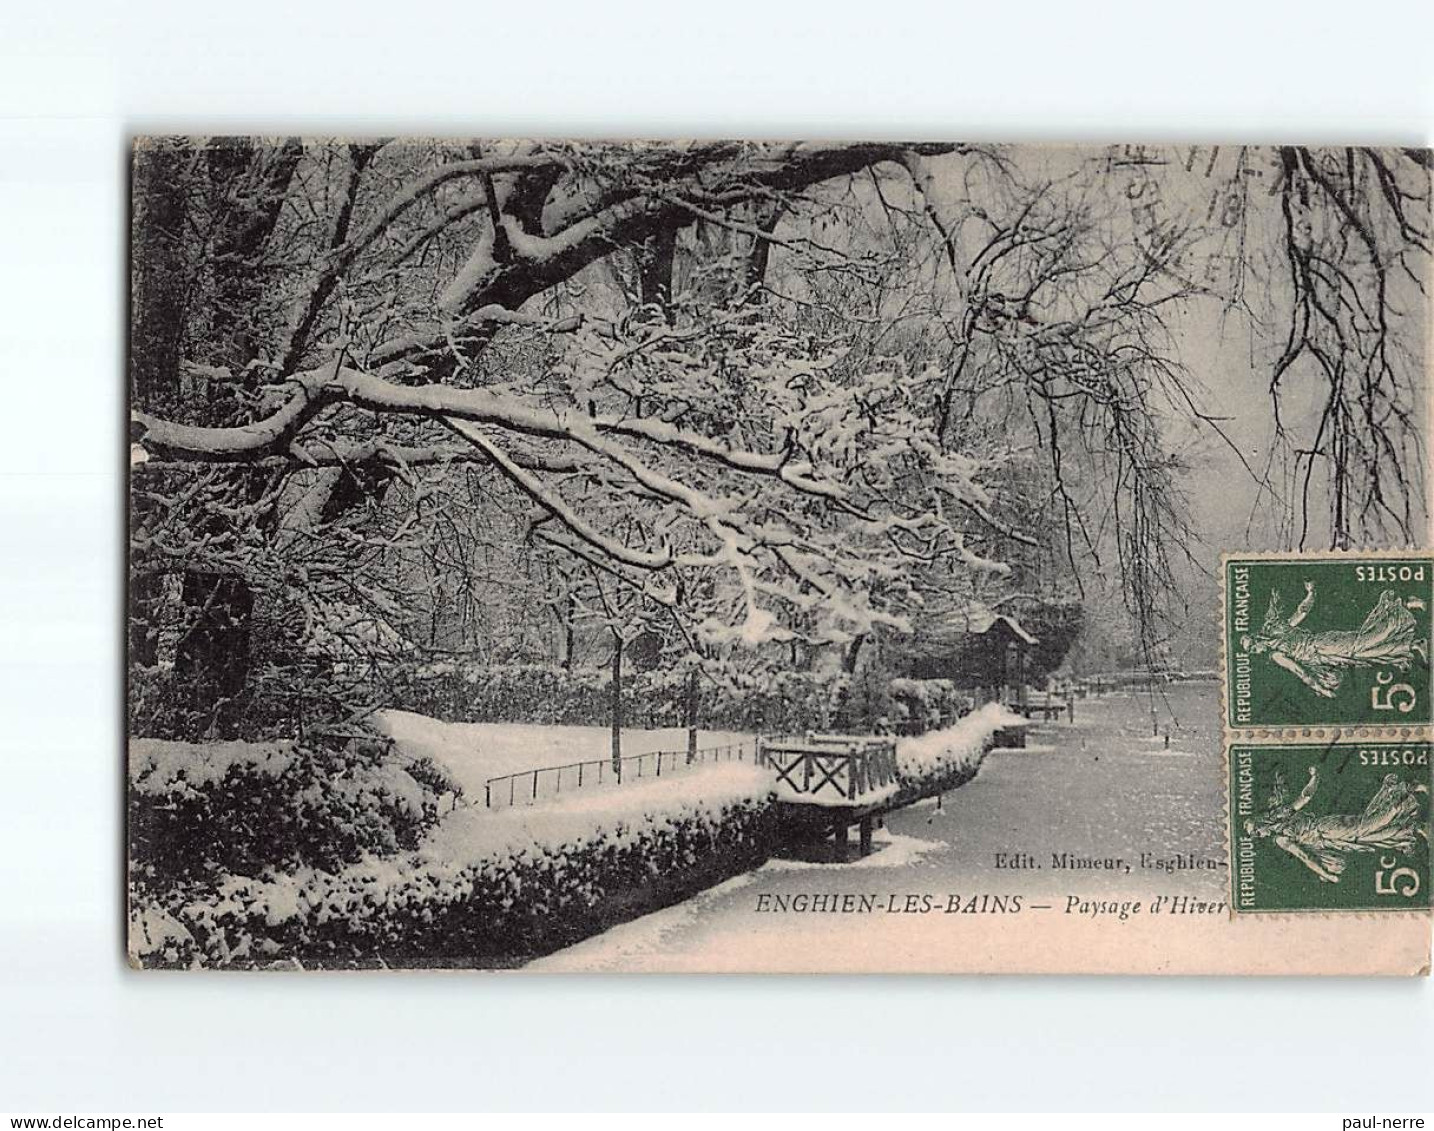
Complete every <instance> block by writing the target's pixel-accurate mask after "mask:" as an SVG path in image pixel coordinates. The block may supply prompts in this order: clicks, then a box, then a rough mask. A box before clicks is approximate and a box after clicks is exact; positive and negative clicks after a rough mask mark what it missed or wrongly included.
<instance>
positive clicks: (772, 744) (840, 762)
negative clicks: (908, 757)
mask: <svg viewBox="0 0 1434 1131" xmlns="http://www.w3.org/2000/svg"><path fill="white" fill-rule="evenodd" d="M758 750H759V752H758V755H757V757H758V761H759V762H760V763H761V764H762V765H765V766H768V767H770V768H771V769H772V770H773V772H775V773H776V775H777V788H778V792H779V794H780V792H781V791H782V790H783V789H785V790H788V791H790V792H791V793H796V794H800V795H801V796H803V797H810V798H812V799H813V800H817V799H823V800H831V801H836V800H838V799H840V800H841V801H846V802H849V803H851V804H858V803H859V802H860V801H861V800H862V798H863V797H866V796H869V795H870V794H872V793H874V792H875V791H876V790H879V789H882V788H883V787H885V786H887V785H890V784H891V783H892V782H894V781H895V780H896V743H895V741H893V740H892V739H890V738H874V737H871V736H869V735H850V734H809V735H807V736H806V739H805V740H804V741H794V740H790V739H772V740H764V741H763V742H762V743H761V744H760V746H759V748H758Z"/></svg>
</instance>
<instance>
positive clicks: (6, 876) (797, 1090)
mask: <svg viewBox="0 0 1434 1131" xmlns="http://www.w3.org/2000/svg"><path fill="white" fill-rule="evenodd" d="M1431 44H1434V6H1431V5H1429V4H1427V3H1412V2H1411V3H1388V4H1382V5H1377V6H1376V5H1359V4H1353V3H1349V2H1347V0H1346V2H1344V3H1340V4H1335V3H1325V2H1322V3H1301V4H1273V3H1271V4H1260V3H1256V2H1253V0H1243V2H1238V3H1202V4H1197V5H1189V6H1188V11H1181V9H1180V6H1178V5H1172V4H1164V5H1162V4H1158V3H1153V2H1151V0H1145V2H1142V3H1137V4H1117V5H1106V6H1100V5H1092V4H1076V3H1072V2H1070V0H1066V2H1064V3H1052V4H1036V3H1029V2H1021V0H1004V2H1001V0H984V2H983V3H981V4H979V5H964V6H963V5H959V4H956V3H942V4H929V5H928V4H922V3H912V2H910V0H908V2H906V3H874V2H872V3H866V4H853V3H842V2H838V0H823V2H821V3H816V2H813V3H809V4H785V5H784V4H779V3H776V2H775V0H761V2H747V0H741V2H734V0H726V2H723V3H708V4H704V5H700V6H699V5H683V4H680V3H678V2H676V0H667V2H658V3H651V4H640V3H631V2H627V3H618V2H613V0H590V2H588V3H568V2H566V0H564V2H561V3H560V2H554V0H530V2H528V3H515V4H508V5H503V6H501V7H498V6H493V7H489V6H486V5H483V4H481V3H472V2H469V3H464V4H457V3H453V4H433V5H424V4H419V3H415V2H408V3H396V4H386V5H383V6H379V5H375V4H370V3H363V2H360V0H346V2H344V3H328V2H325V3H299V2H294V3H267V2H254V0H239V2H236V0H230V2H229V3H226V4H224V5H223V6H222V7H220V6H215V7H213V8H212V9H211V8H210V7H209V6H207V5H202V4H199V3H191V4H187V5H183V6H180V5H176V6H174V7H173V8H172V9H170V10H166V8H165V6H163V5H159V4H153V3H141V2H135V0H131V2H129V3H127V4H125V5H124V6H123V7H122V8H121V7H120V6H118V5H116V6H114V7H113V8H111V6H109V5H105V4H101V3H73V4H61V3H54V2H51V3H39V2H35V0H28V2H25V0H11V2H10V3H9V4H8V5H6V7H5V9H4V12H3V14H0V382H3V384H0V805H3V809H0V841H3V851H0V1110H9V1111H18V1110H28V1111H40V1112H56V1111H85V1110H89V1111H96V1110H101V1109H111V1110H124V1109H128V1110H150V1111H165V1110H169V1111H175V1110H179V1111H184V1110H190V1111H203V1110H219V1111H224V1110H263V1109H267V1108H277V1109H280V1110H284V1109H287V1110H291V1111H292V1110H306V1109H315V1110H326V1109H327V1110H344V1109H353V1110H385V1109H386V1110H403V1109H409V1110H421V1109H426V1108H432V1109H435V1110H443V1109H447V1110H481V1109H488V1108H492V1109H499V1108H525V1107H533V1106H541V1107H549V1108H569V1107H597V1108H604V1107H615V1108H651V1107H663V1106H674V1105H675V1106H682V1107H698V1108H733V1107H738V1108H748V1107H758V1106H761V1107H769V1108H786V1107H835V1108H847V1109H862V1108H871V1107H877V1108H880V1107H897V1108H900V1107H915V1108H926V1109H933V1108H936V1109H941V1108H950V1109H958V1110H959V1109H966V1110H983V1109H997V1110H999V1109H1010V1108H1015V1109H1024V1110H1036V1109H1042V1108H1052V1109H1057V1110H1061V1109H1082V1108H1089V1107H1104V1108H1137V1109H1139V1108H1144V1109H1147V1110H1150V1109H1153V1110H1182V1109H1197V1110H1198V1109H1209V1108H1222V1107H1223V1108H1240V1109H1262V1108H1273V1109H1279V1110H1291V1109H1294V1110H1301V1109H1324V1110H1331V1111H1333V1110H1343V1111H1348V1112H1353V1111H1362V1110H1363V1111H1367V1110H1383V1111H1391V1110H1397V1109H1399V1108H1404V1109H1414V1108H1420V1107H1422V1108H1424V1109H1426V1110H1427V1109H1428V1108H1429V1107H1430V1106H1431V1103H1430V1101H1431V1098H1434V1096H1431V1084H1430V1077H1431V1064H1434V991H1431V986H1430V984H1429V982H1428V980H1427V979H1426V980H1422V981H1419V982H1409V981H1399V982H1396V981H1386V982H1378V983H1376V982H1355V981H1326V982H1318V983H1317V982H1312V981H1293V982H1273V981H1262V982H1253V981H1215V980H1193V979H1191V980H1173V981H1167V982H1157V981H1153V980H1133V979H1105V980H1084V981H1082V980H1072V979H1053V978H1046V979H1004V980H991V979H986V980H982V979H975V978H943V979H933V978H868V979H857V978H825V979H806V980H803V979H791V978H765V979H756V978H748V979H742V978H735V979H734V978H728V979H715V978H712V979H698V978H641V977H615V976H608V977H603V978H575V977H565V978H560V977H533V978H514V977H506V978H505V977H495V976H478V975H438V974H434V975H406V976H377V975H373V976H371V975H356V974H355V975H330V976H319V975H310V976H297V975H271V976H238V975H232V974H231V975H223V974H212V975H198V976H163V975H153V974H151V975H145V976H141V975H137V974H133V973H130V972H129V971H127V970H126V969H125V968H124V966H123V964H122V961H121V924H120V902H119V900H120V863H119V860H120V838H119V821H120V800H119V798H120V792H119V790H120V783H121V775H120V735H121V717H122V712H121V707H120V703H119V694H118V689H119V683H120V675H121V658H120V647H121V637H120V595H121V588H122V583H123V578H122V566H121V545H120V516H121V502H122V489H121V482H122V480H121V469H122V467H123V452H122V445H121V440H122V439H123V434H124V432H123V423H122V419H121V417H122V412H121V393H122V382H123V363H122V334H123V326H124V321H125V314H124V309H123V298H122V281H123V260H122V252H123V237H124V232H125V213H124V200H123V183H122V175H123V169H124V159H125V148H126V138H127V137H128V135H130V134H133V133H138V132H146V131H156V130H170V129H172V130H188V131H193V132H221V131H222V132H240V131H245V132H247V131H266V132H267V131H274V132H279V131H280V130H282V131H284V132H290V131H293V130H297V129H304V130H308V131H311V132H340V131H350V132H353V131H362V132H366V133H375V132H385V133H387V132H405V131H406V132H419V131H421V132H428V133H434V132H443V133H450V134H452V133H467V134H473V135H480V136H482V135H487V136H493V135H519V134H527V135H533V134H540V135H574V134H577V135H589V136H591V135H607V136H620V135H628V136H631V135H648V136H651V135H668V136H670V135H694V134H695V135H707V136H710V135H748V136H752V135H757V136H775V137H789V136H818V135H820V136H840V137H866V136H871V137H877V136H879V137H931V138H957V139H987V140H1043V139H1080V140H1092V141H1113V140H1121V141H1155V140H1191V141H1196V140H1198V141H1210V142H1228V141H1235V140H1241V141H1246V140H1263V141H1285V140H1298V141H1314V140H1325V141H1331V142H1346V141H1351V140H1358V141H1379V142H1390V143H1400V144H1425V145H1427V144H1429V141H1430V130H1431V123H1434V65H1431V64H1434V59H1431V54H1430V47H1431Z"/></svg>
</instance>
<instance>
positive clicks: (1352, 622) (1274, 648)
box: [1223, 551, 1434, 730]
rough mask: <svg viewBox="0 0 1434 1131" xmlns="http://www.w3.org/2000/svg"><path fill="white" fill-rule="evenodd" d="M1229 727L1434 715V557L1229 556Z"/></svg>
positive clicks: (1400, 721)
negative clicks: (1433, 625)
mask: <svg viewBox="0 0 1434 1131" xmlns="http://www.w3.org/2000/svg"><path fill="white" fill-rule="evenodd" d="M1223 592H1224V606H1225V619H1224V626H1223V630H1224V635H1225V681H1224V684H1225V725H1226V726H1227V727H1229V728H1233V729H1237V730H1244V729H1247V728H1248V729H1259V728H1310V727H1327V726H1335V727H1388V726H1397V727H1425V726H1428V725H1430V722H1431V715H1430V696H1429V691H1430V687H1429V625H1430V619H1429V617H1430V606H1431V603H1434V559H1431V555H1430V553H1429V552H1428V551H1419V552H1414V553H1408V554H1401V553H1393V552H1391V553H1389V554H1380V555H1358V554H1349V555H1339V554H1331V555H1327V556H1325V555H1300V556H1289V557H1273V556H1261V555H1247V556H1240V555H1227V556H1226V558H1225V561H1224V576H1223Z"/></svg>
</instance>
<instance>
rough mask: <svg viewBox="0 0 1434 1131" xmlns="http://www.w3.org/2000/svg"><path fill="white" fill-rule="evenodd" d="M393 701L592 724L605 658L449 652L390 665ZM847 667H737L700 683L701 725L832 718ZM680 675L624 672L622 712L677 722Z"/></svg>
mask: <svg viewBox="0 0 1434 1131" xmlns="http://www.w3.org/2000/svg"><path fill="white" fill-rule="evenodd" d="M390 679H391V682H390V685H389V687H388V693H389V694H388V699H389V706H391V707H395V708H399V709H402V710H406V711H412V712H415V713H417V714H420V715H428V716H430V717H432V718H437V719H445V720H447V721H449V722H464V723H495V722H505V723H538V724H543V725H548V726H554V725H559V726H590V725H594V724H602V723H606V722H607V721H608V720H609V718H610V717H611V712H612V703H611V700H610V696H611V687H612V683H611V674H610V672H609V671H608V670H607V669H606V668H574V669H573V670H572V671H567V670H565V669H563V668H562V667H559V666H557V665H547V664H513V665H491V666H490V665H481V664H470V663H464V662H459V661H445V662H441V663H430V664H423V665H411V666H408V667H404V668H401V669H399V670H397V671H395V672H394V673H393V674H392V676H391V677H390ZM848 682H849V681H848V677H847V676H845V675H824V676H818V675H814V674H812V673H809V672H777V673H774V674H770V675H764V676H763V677H762V678H761V679H751V680H743V679H741V678H740V677H734V683H733V684H732V685H730V686H714V685H712V684H711V683H709V682H706V681H704V683H703V685H702V706H701V720H702V726H703V727H704V729H710V730H733V731H744V732H748V733H761V734H799V733H801V732H803V731H807V730H824V729H828V728H830V727H831V726H832V725H833V723H834V721H835V720H836V719H837V717H838V714H839V712H840V709H841V704H842V703H843V701H844V699H845V697H846V693H847V685H848ZM685 697H686V678H685V676H684V675H683V674H682V673H681V672H675V671H670V670H667V669H655V670H652V671H645V672H632V673H630V674H628V675H627V676H625V677H624V679H623V714H624V717H625V718H626V719H627V721H628V723H629V725H632V726H681V725H682V722H683V718H684V710H685V705H686V704H685Z"/></svg>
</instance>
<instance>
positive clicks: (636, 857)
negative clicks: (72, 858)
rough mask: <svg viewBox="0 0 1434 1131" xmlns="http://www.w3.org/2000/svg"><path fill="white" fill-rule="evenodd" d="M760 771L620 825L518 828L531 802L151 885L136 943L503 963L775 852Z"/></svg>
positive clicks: (138, 955) (183, 958)
mask: <svg viewBox="0 0 1434 1131" xmlns="http://www.w3.org/2000/svg"><path fill="white" fill-rule="evenodd" d="M740 771H741V772H742V773H748V772H751V773H752V774H753V775H755V771H752V768H751V767H741V768H740ZM739 776H740V774H739ZM758 777H760V788H759V789H758V791H757V795H755V796H752V795H751V794H752V793H753V790H752V789H751V788H742V789H738V790H735V791H734V790H728V791H726V792H725V793H724V792H723V791H722V790H720V789H719V790H716V791H715V793H714V799H713V800H698V799H689V800H687V801H683V802H680V803H677V804H674V805H670V806H668V807H664V806H660V805H659V806H656V807H655V808H654V811H651V812H638V813H637V815H631V814H628V815H624V816H622V817H619V818H617V819H613V820H610V821H608V822H607V823H605V824H594V823H593V822H592V821H591V819H590V817H589V816H588V815H587V814H585V813H583V812H582V811H581V810H578V811H576V812H574V813H568V814H565V815H564V814H560V815H559V816H558V818H557V821H556V825H555V827H556V828H557V829H558V830H559V831H558V832H557V833H556V834H554V835H550V836H547V837H544V838H534V837H533V836H532V835H531V834H529V835H526V836H524V835H515V836H513V837H512V838H511V839H504V837H503V835H501V834H502V830H504V829H507V830H509V831H516V830H524V831H526V830H527V829H528V827H529V826H528V824H527V822H526V821H525V820H524V821H520V820H517V819H516V818H520V817H521V816H522V815H519V814H514V815H513V816H514V818H515V820H514V821H509V822H504V821H503V820H502V818H500V817H495V816H494V815H492V814H486V813H482V812H478V811H459V812H458V813H456V814H454V818H461V819H460V820H455V819H454V818H450V820H453V823H454V827H453V828H450V827H449V826H447V825H445V830H444V836H443V837H442V838H441V841H442V842H441V843H440V844H437V845H433V846H430V847H429V848H427V849H425V850H424V851H421V852H415V853H406V854H402V855H400V856H398V857H395V858H392V859H388V860H382V859H376V858H367V859H364V860H362V861H360V862H358V863H356V864H353V865H350V866H348V867H345V868H343V869H341V870H339V871H337V872H327V871H323V870H320V869H317V868H313V867H305V868H300V869H298V870H296V871H294V872H292V873H290V874H287V875H282V876H274V877H269V878H258V877H250V876H242V875H234V876H227V877H224V878H222V879H221V880H219V882H217V883H216V884H215V885H214V886H213V887H212V889H209V890H207V891H204V892H203V893H202V894H191V895H190V896H189V897H188V898H171V899H170V900H169V901H168V902H164V901H162V900H161V899H159V898H157V897H156V896H155V895H154V894H153V893H150V894H149V895H147V896H146V897H142V898H140V899H138V900H137V901H136V902H135V904H134V905H133V906H132V908H131V947H132V950H133V951H134V956H135V959H136V960H137V961H139V962H141V963H142V964H144V965H146V966H173V965H188V964H193V963H197V964H202V965H213V966H224V965H254V964H261V965H262V964H270V963H273V962H276V961H281V960H292V959H298V960H299V961H301V962H304V963H306V964H317V965H342V964H352V963H355V962H359V963H364V962H376V961H380V960H385V959H386V960H388V961H389V962H396V963H399V964H405V965H422V964H425V963H426V962H431V961H442V962H443V963H445V964H449V965H453V964H459V963H462V962H463V961H464V960H468V961H477V962H482V963H484V964H489V965H491V964H495V963H503V962H511V961H517V960H519V959H523V958H528V957H532V956H535V955H537V954H541V953H546V952H548V951H551V950H554V949H557V948H558V947H561V946H565V945H568V944H569V943H572V942H575V941H577V940H578V939H580V938H582V937H585V936H586V935H588V934H591V933H593V932H594V931H596V930H601V929H604V928H605V927H607V926H609V925H611V924H612V923H614V922H618V921H621V920H624V919H628V918H631V917H632V916H633V915H635V914H638V913H641V912H643V911H646V910H650V909H652V908H655V907H660V906H664V905H665V904H667V903H671V902H674V901H675V900H677V899H680V898H683V897H685V896H686V895H688V894H691V893H692V892H694V891H697V890H700V889H701V888H704V887H707V886H710V885H711V884H713V883H716V882H718V881H720V880H722V879H725V878H726V877H728V876H731V875H735V874H737V873H739V872H742V871H746V870H747V869H749V868H751V867H753V866H755V865H756V864H758V863H760V862H761V861H762V860H765V859H766V857H767V855H768V854H769V852H770V850H771V845H772V841H773V837H774V830H775V823H774V810H773V807H772V805H771V803H770V801H771V799H770V790H769V787H768V784H767V781H766V778H765V777H764V776H761V775H755V776H754V777H753V780H754V781H756V780H757V778H758ZM669 788H670V787H669ZM564 818H566V820H565V819H564ZM495 829H496V830H499V832H498V834H495V832H494V830H495ZM465 835H466V836H467V837H469V841H468V842H465V840H464V837H465Z"/></svg>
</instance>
